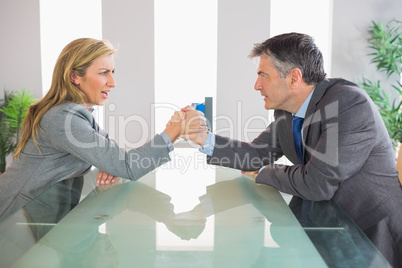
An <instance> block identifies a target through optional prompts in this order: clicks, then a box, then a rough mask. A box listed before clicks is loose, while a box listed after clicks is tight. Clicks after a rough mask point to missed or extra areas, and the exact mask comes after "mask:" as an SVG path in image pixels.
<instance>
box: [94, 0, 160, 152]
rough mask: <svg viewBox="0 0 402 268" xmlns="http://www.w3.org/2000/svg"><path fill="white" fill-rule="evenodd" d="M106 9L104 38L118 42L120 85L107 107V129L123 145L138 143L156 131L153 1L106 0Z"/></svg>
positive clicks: (104, 7) (118, 75) (117, 59)
mask: <svg viewBox="0 0 402 268" xmlns="http://www.w3.org/2000/svg"><path fill="white" fill-rule="evenodd" d="M102 12H103V14H102V15H103V38H104V39H107V40H109V41H111V42H112V44H114V45H117V46H118V53H117V55H116V57H115V68H116V70H115V78H116V83H117V86H116V88H114V89H113V90H112V93H111V94H110V99H109V101H108V103H107V105H106V107H105V112H106V114H105V115H106V116H105V120H106V130H108V132H109V133H110V134H111V136H112V137H114V138H115V139H116V141H117V142H118V143H119V144H120V146H126V145H127V146H130V145H133V146H135V145H136V146H138V145H141V144H143V143H144V142H145V141H146V140H148V139H149V138H150V137H151V135H153V133H151V132H152V131H153V130H152V129H151V128H152V127H153V125H152V123H153V122H154V117H153V114H152V113H153V112H152V111H151V108H152V104H153V103H154V102H155V94H154V90H155V84H154V9H153V1H150V0H135V1H128V0H103V8H102ZM119 120H120V123H119ZM113 126H115V127H113Z"/></svg>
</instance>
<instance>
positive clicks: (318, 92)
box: [302, 78, 330, 159]
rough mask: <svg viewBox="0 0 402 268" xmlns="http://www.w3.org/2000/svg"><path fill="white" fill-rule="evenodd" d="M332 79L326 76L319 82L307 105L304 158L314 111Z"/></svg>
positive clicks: (304, 124) (304, 123)
mask: <svg viewBox="0 0 402 268" xmlns="http://www.w3.org/2000/svg"><path fill="white" fill-rule="evenodd" d="M329 83H330V81H329V79H327V78H325V79H324V80H323V81H321V82H320V83H318V84H317V86H316V87H315V89H314V93H313V95H312V96H311V100H310V103H309V105H308V107H307V111H306V116H305V117H304V122H303V127H302V130H303V159H304V157H305V150H306V146H305V145H306V139H307V135H308V131H309V129H310V126H311V124H312V121H313V118H314V116H313V115H314V113H315V112H316V110H317V104H318V103H319V102H320V100H321V99H322V97H323V96H324V94H325V92H326V90H327V87H328V85H329Z"/></svg>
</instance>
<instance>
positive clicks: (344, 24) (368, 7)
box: [332, 0, 402, 82]
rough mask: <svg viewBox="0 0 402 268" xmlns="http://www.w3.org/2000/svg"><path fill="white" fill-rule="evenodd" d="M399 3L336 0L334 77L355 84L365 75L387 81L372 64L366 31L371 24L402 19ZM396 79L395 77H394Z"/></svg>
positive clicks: (393, 0) (401, 7)
mask: <svg viewBox="0 0 402 268" xmlns="http://www.w3.org/2000/svg"><path fill="white" fill-rule="evenodd" d="M401 12H402V1H400V0H370V1H367V0H355V1H348V0H335V1H334V11H333V17H334V23H333V38H332V40H333V43H332V76H333V77H344V78H346V79H349V80H351V81H353V82H359V81H361V79H362V77H363V76H365V77H367V78H370V79H385V78H386V75H384V74H382V75H380V74H379V73H378V72H377V71H376V68H375V65H373V64H370V58H369V57H368V56H367V54H368V53H370V52H372V51H370V49H368V43H367V38H368V34H367V28H368V27H369V26H370V25H371V21H372V20H374V21H375V22H381V23H383V24H384V25H385V24H386V23H387V22H388V21H389V20H391V19H392V18H395V19H399V20H401V19H402V15H401ZM393 78H394V79H397V78H396V77H393Z"/></svg>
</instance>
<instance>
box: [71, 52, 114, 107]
mask: <svg viewBox="0 0 402 268" xmlns="http://www.w3.org/2000/svg"><path fill="white" fill-rule="evenodd" d="M113 74H114V57H113V55H107V56H104V57H101V58H99V59H97V60H95V61H93V62H92V64H91V65H90V66H89V67H88V69H87V71H86V73H85V75H84V76H83V77H80V76H78V75H74V78H73V83H74V84H75V85H76V86H77V87H78V88H79V89H80V90H81V91H82V92H83V93H84V94H85V102H84V106H85V107H86V108H90V107H92V106H94V105H101V106H102V105H104V104H105V103H106V100H107V99H108V97H109V92H110V90H111V89H112V88H114V87H115V86H116V83H115V80H114V77H113Z"/></svg>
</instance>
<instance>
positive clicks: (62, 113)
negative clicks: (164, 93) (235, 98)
mask: <svg viewBox="0 0 402 268" xmlns="http://www.w3.org/2000/svg"><path fill="white" fill-rule="evenodd" d="M114 53H115V50H114V49H113V47H112V46H111V45H110V43H109V42H107V41H102V40H95V39H90V38H82V39H77V40H74V41H72V42H71V43H70V44H68V45H67V46H66V47H65V48H64V49H63V51H62V52H61V54H60V56H59V58H58V60H57V62H56V65H55V68H54V72H53V78H52V84H51V87H50V90H49V92H48V93H47V94H46V96H45V97H43V99H41V100H40V101H39V102H38V103H36V104H34V105H32V106H31V107H30V108H29V110H28V113H27V116H26V118H25V120H24V124H23V128H22V133H21V139H20V142H19V144H18V147H17V149H16V151H15V154H14V158H15V161H14V162H13V163H12V165H11V166H10V167H8V169H7V171H6V172H5V173H4V174H3V175H1V176H0V219H2V218H4V217H6V216H7V215H9V214H11V213H12V212H14V211H15V210H17V209H19V208H21V207H22V206H23V205H25V204H26V203H27V202H28V201H29V200H31V199H33V198H34V197H35V196H37V195H38V194H39V193H41V192H42V191H44V190H45V189H46V188H48V187H49V186H51V185H52V184H54V183H56V182H58V181H60V180H64V179H68V178H73V177H78V176H81V175H83V174H84V173H85V172H87V171H88V170H89V169H90V167H91V166H92V165H94V166H95V167H97V168H99V169H100V170H102V171H104V172H100V173H99V175H98V179H97V182H98V183H110V182H113V181H114V179H115V176H117V177H123V178H127V179H130V180H137V179H139V178H140V177H141V176H143V175H145V174H146V173H148V172H150V171H151V170H153V169H155V168H156V167H158V166H160V165H162V164H164V163H165V162H167V161H170V158H169V151H170V150H172V147H171V144H172V142H174V141H175V140H176V139H177V137H178V136H179V135H180V133H181V132H182V134H183V131H184V130H185V131H186V132H188V131H190V130H189V129H190V128H191V129H192V130H191V131H192V132H199V131H206V124H205V118H204V117H203V116H202V113H197V114H195V113H194V114H193V117H192V119H193V120H186V121H192V123H191V124H190V123H186V122H184V121H183V122H178V121H177V120H174V122H169V123H168V124H167V126H166V129H165V131H164V132H162V133H161V134H160V135H155V137H154V138H153V139H152V140H151V141H149V142H148V143H146V144H144V145H143V146H141V147H139V148H135V149H131V150H128V151H125V150H124V149H122V148H119V146H118V145H117V144H116V142H115V141H113V140H111V139H110V138H109V137H108V134H107V133H105V132H104V131H103V130H101V129H100V128H99V126H98V125H97V123H96V122H95V120H94V118H93V116H92V114H91V110H92V106H94V105H104V104H105V102H106V100H107V99H108V96H109V93H110V91H111V89H112V88H113V87H115V80H114V77H113V73H114V57H113V54H114ZM189 118H190V117H189V115H187V119H189ZM176 119H177V117H176ZM186 124H187V125H186ZM184 128H185V129H184ZM191 131H190V132H191ZM109 174H111V175H109Z"/></svg>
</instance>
